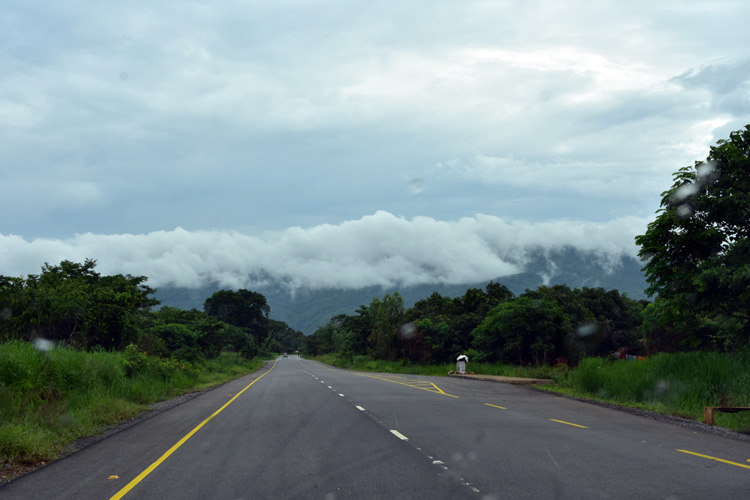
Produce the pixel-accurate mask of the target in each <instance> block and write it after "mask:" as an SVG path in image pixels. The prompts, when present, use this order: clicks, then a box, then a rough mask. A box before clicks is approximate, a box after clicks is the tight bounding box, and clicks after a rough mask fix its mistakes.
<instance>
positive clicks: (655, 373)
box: [315, 351, 750, 432]
mask: <svg viewBox="0 0 750 500" xmlns="http://www.w3.org/2000/svg"><path fill="white" fill-rule="evenodd" d="M315 359H318V360H319V361H321V362H323V363H327V364H330V365H333V366H339V367H341V368H349V369H353V370H359V371H369V372H380V373H405V374H415V375H437V376H445V375H447V374H448V371H450V370H455V368H456V367H455V364H443V365H430V366H424V365H417V364H411V363H408V362H404V361H381V360H372V359H370V358H369V357H367V356H354V357H353V358H352V359H347V358H343V359H342V358H340V357H337V356H334V355H323V356H318V357H317V358H315ZM467 369H468V370H470V371H473V372H475V373H479V374H485V375H500V376H507V377H525V378H549V379H552V380H554V381H555V384H552V385H545V386H539V387H540V388H541V389H544V390H548V391H552V392H557V393H560V394H565V395H568V396H574V397H581V398H587V399H593V400H597V401H603V402H609V403H614V404H619V405H622V406H630V407H633V408H641V409H646V410H651V411H655V412H659V413H663V414H666V415H674V416H679V417H685V418H690V419H693V420H697V421H702V420H703V408H704V407H705V406H719V405H723V404H727V405H728V406H750V352H747V351H746V352H741V353H735V354H718V353H711V352H688V353H675V354H659V355H656V356H653V357H650V358H647V359H646V360H643V361H622V360H620V361H612V360H608V359H603V358H587V359H584V360H582V361H581V362H580V364H579V365H578V367H576V368H568V367H557V368H555V367H551V366H539V367H519V366H513V365H502V364H490V363H471V362H470V363H469V364H468V366H467ZM715 425H718V426H721V427H725V428H728V429H733V430H736V431H740V432H750V412H740V413H734V414H730V413H719V412H717V413H716V415H715Z"/></svg>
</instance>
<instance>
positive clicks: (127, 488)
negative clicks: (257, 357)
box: [109, 361, 278, 500]
mask: <svg viewBox="0 0 750 500" xmlns="http://www.w3.org/2000/svg"><path fill="white" fill-rule="evenodd" d="M277 362H278V361H277ZM275 367H276V363H274V364H273V366H272V367H271V370H273V369H274V368H275ZM271 370H268V371H267V372H266V373H264V374H263V375H261V376H260V377H258V378H256V379H255V380H253V381H252V382H250V384H248V385H247V387H245V388H244V389H242V390H241V391H240V392H238V393H237V395H236V396H234V397H233V398H232V399H230V400H229V401H227V402H226V403H225V404H224V406H222V407H221V408H219V409H218V410H216V411H215V412H214V413H213V414H212V415H211V416H210V417H208V418H207V419H206V420H204V421H203V422H201V423H200V424H198V425H197V426H196V427H195V428H194V429H193V430H192V431H190V432H188V433H187V434H186V435H185V437H183V438H182V439H180V440H179V441H177V443H176V444H175V445H174V446H172V447H171V448H170V449H168V450H167V451H166V453H164V454H163V455H162V456H161V457H159V459H158V460H157V461H156V462H154V463H152V464H151V465H149V466H148V468H147V469H146V470H144V471H143V472H141V473H140V474H138V476H136V478H135V479H133V480H132V481H130V482H129V483H128V484H127V485H125V487H124V488H122V489H121V490H120V491H118V492H117V493H115V495H114V496H113V497H111V498H110V499H109V500H119V499H120V498H122V497H124V496H125V495H126V494H127V493H128V492H129V491H130V490H132V489H133V488H134V487H135V486H136V485H137V484H138V483H140V482H141V481H143V479H145V478H146V476H148V475H149V474H151V473H152V472H153V471H154V469H156V468H157V467H159V465H161V463H162V462H163V461H164V460H166V459H167V458H169V456H170V455H171V454H172V453H174V452H175V451H177V449H178V448H179V447H180V446H182V445H183V444H185V442H186V441H187V440H188V439H190V438H191V437H193V434H195V433H196V432H198V431H199V430H200V429H201V427H203V426H204V425H206V424H207V423H208V422H209V421H210V420H211V419H213V418H214V417H215V416H216V415H218V414H219V413H221V412H222V411H223V410H224V408H226V407H227V406H229V405H230V404H232V403H233V402H234V400H235V399H237V398H238V397H240V394H242V393H243V392H245V391H246V390H248V389H249V388H250V387H251V386H252V385H253V384H254V383H255V382H257V381H258V380H260V379H262V378H263V377H265V376H266V375H268V374H269V373H271Z"/></svg>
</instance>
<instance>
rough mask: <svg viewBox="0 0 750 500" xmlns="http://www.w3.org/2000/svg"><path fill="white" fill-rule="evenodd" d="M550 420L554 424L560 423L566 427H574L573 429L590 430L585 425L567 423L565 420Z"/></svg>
mask: <svg viewBox="0 0 750 500" xmlns="http://www.w3.org/2000/svg"><path fill="white" fill-rule="evenodd" d="M550 420H551V421H552V422H559V423H561V424H565V425H572V426H573V427H580V428H581V429H588V427H586V426H585V425H578V424H571V423H570V422H566V421H564V420H556V419H554V418H551V419H550Z"/></svg>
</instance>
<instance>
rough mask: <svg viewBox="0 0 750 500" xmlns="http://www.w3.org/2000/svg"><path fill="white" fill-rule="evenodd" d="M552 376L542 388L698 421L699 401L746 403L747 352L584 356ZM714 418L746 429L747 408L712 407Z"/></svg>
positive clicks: (749, 428)
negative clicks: (738, 410)
mask: <svg viewBox="0 0 750 500" xmlns="http://www.w3.org/2000/svg"><path fill="white" fill-rule="evenodd" d="M556 382H557V384H556V386H551V387H548V388H546V389H548V390H551V391H556V392H560V393H564V394H568V395H572V396H578V397H585V398H591V399H596V400H600V401H606V402H611V403H616V404H620V405H624V406H631V407H635V408H643V409H648V410H652V411H657V412H659V413H665V414H669V415H675V416H680V417H685V418H690V419H694V420H698V421H702V420H703V408H704V406H719V405H727V406H750V352H742V353H735V354H718V353H711V352H687V353H676V354H659V355H656V356H653V357H650V358H647V359H646V360H644V361H632V362H629V361H611V360H606V359H602V358H588V359H584V360H582V361H581V363H580V364H579V366H578V367H577V368H576V369H574V370H570V371H569V372H568V373H567V374H564V376H560V377H557V378H556ZM715 424H716V425H719V426H721V427H726V428H729V429H734V430H737V431H740V432H750V412H742V413H735V414H724V413H718V412H717V414H716V419H715Z"/></svg>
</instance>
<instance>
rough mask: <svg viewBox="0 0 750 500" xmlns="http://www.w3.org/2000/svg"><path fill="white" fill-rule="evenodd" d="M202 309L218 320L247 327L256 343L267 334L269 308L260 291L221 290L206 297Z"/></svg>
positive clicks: (261, 340) (259, 342) (262, 339)
mask: <svg viewBox="0 0 750 500" xmlns="http://www.w3.org/2000/svg"><path fill="white" fill-rule="evenodd" d="M203 310H204V311H205V312H206V313H207V314H208V315H210V316H213V317H214V318H216V319H218V320H221V321H223V322H225V323H228V324H230V325H232V326H236V327H239V328H245V329H247V331H248V332H249V333H250V334H251V335H252V336H253V337H254V339H255V343H256V344H258V345H260V344H261V343H262V342H263V341H264V340H265V338H266V336H267V335H268V313H269V311H270V308H269V307H268V304H267V303H266V298H265V297H264V296H263V294H261V293H258V292H251V291H250V290H244V289H240V290H237V291H231V290H221V291H218V292H216V293H214V294H213V295H211V297H209V298H208V299H206V301H205V302H204V304H203Z"/></svg>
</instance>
